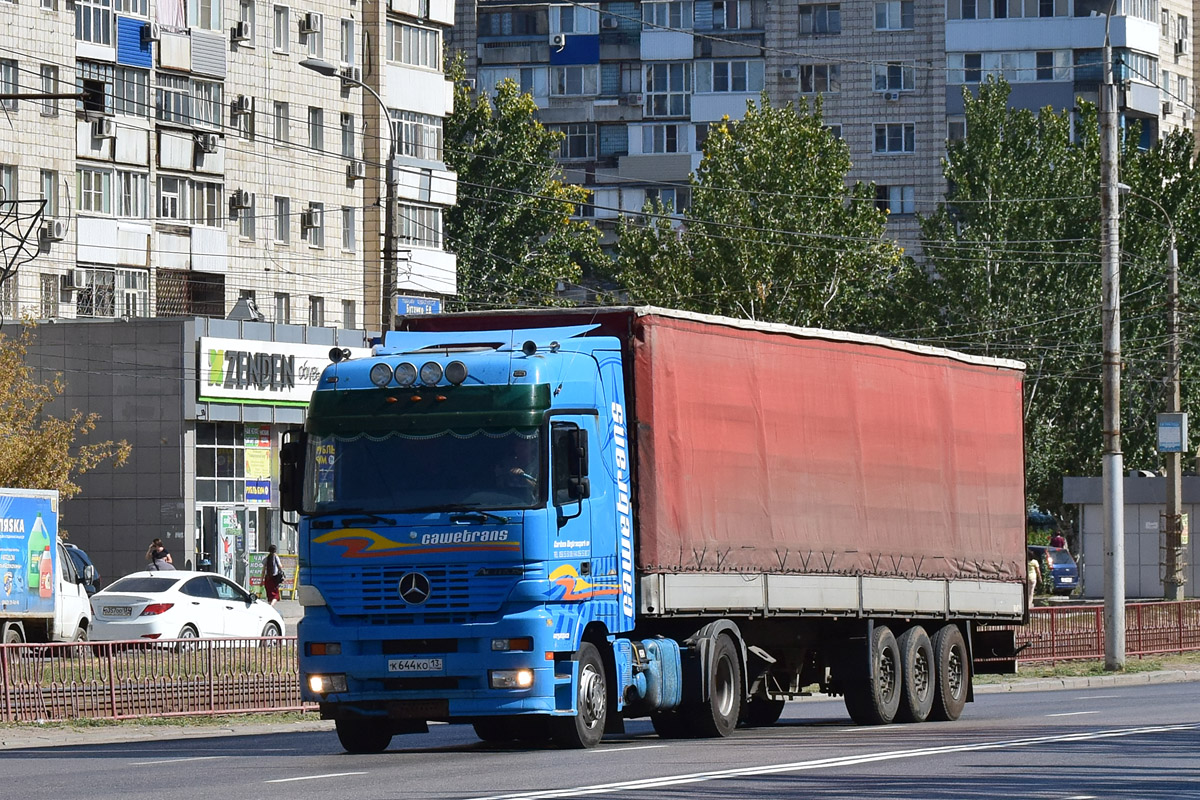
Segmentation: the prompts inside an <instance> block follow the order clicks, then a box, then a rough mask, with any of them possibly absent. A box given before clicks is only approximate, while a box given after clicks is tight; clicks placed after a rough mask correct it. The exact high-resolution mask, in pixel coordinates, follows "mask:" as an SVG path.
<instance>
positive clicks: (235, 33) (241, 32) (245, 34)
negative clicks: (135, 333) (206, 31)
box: [229, 22, 252, 42]
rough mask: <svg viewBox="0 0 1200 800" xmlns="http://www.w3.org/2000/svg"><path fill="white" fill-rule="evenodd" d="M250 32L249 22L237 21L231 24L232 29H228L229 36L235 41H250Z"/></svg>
mask: <svg viewBox="0 0 1200 800" xmlns="http://www.w3.org/2000/svg"><path fill="white" fill-rule="evenodd" d="M251 33H252V31H251V30H250V23H249V22H239V23H238V24H236V25H234V26H233V30H232V31H230V36H229V38H231V39H233V41H235V42H248V41H250V34H251Z"/></svg>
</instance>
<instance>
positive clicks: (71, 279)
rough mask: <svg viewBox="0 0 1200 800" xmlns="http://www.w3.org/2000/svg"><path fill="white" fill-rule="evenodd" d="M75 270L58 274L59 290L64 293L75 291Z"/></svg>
mask: <svg viewBox="0 0 1200 800" xmlns="http://www.w3.org/2000/svg"><path fill="white" fill-rule="evenodd" d="M75 289H76V286H75V270H73V269H72V270H67V274H66V275H59V276H58V290H59V291H60V292H62V293H63V294H66V293H68V292H73V291H75Z"/></svg>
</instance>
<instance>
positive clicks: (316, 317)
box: [308, 295, 325, 328]
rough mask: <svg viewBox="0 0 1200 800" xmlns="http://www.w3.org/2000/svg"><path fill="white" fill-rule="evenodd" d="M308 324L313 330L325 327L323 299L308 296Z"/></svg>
mask: <svg viewBox="0 0 1200 800" xmlns="http://www.w3.org/2000/svg"><path fill="white" fill-rule="evenodd" d="M308 324H309V325H311V326H313V327H314V328H324V327H325V298H324V297H316V296H313V295H310V296H309V298H308Z"/></svg>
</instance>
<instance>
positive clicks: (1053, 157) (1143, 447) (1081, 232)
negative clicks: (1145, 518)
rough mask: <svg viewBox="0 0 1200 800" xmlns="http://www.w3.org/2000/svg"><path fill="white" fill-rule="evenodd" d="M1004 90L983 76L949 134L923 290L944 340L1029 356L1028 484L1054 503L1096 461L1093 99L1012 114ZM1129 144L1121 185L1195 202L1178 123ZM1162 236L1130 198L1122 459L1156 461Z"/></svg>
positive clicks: (1124, 227) (1159, 220) (1153, 216)
mask: <svg viewBox="0 0 1200 800" xmlns="http://www.w3.org/2000/svg"><path fill="white" fill-rule="evenodd" d="M1008 96H1009V87H1008V85H1007V84H1006V83H1004V82H1003V81H1001V82H994V81H988V82H987V83H985V84H983V85H981V86H980V87H979V93H978V97H975V96H972V95H971V94H970V93H969V92H964V98H965V102H966V120H967V137H966V138H965V139H964V140H963V141H960V142H953V143H951V144H950V147H949V154H948V157H947V159H946V161H945V176H946V178H947V180H948V182H949V185H950V187H951V189H950V192H949V193H948V195H947V200H946V202H945V203H944V204H943V205H941V206H940V207H939V208H938V210H937V211H936V212H935V213H934V214H932V215H931V216H929V217H928V218H925V219H922V220H921V224H922V234H923V238H924V241H925V247H924V266H925V270H924V273H923V274H924V275H926V277H927V279H928V281H929V287H928V289H927V290H926V292H925V295H926V296H927V297H928V298H929V299H930V301H931V303H932V304H933V305H934V306H935V307H937V308H938V309H939V314H938V318H937V324H936V326H935V328H934V330H933V335H932V338H933V339H934V340H936V341H937V342H938V343H940V344H945V345H947V346H950V347H953V348H955V349H959V350H966V351H970V352H976V353H981V354H986V355H991V356H997V357H1004V358H1012V359H1019V360H1021V361H1024V362H1025V363H1026V364H1027V367H1028V369H1027V373H1026V383H1025V437H1026V442H1025V445H1026V446H1025V452H1026V488H1027V493H1028V497H1029V501H1030V502H1031V503H1033V504H1036V505H1038V506H1040V507H1042V508H1045V509H1047V510H1051V511H1054V512H1057V513H1059V514H1062V513H1064V511H1065V510H1064V509H1063V508H1062V478H1063V477H1064V476H1070V475H1095V474H1099V471H1100V451H1101V447H1102V437H1101V430H1100V429H1101V416H1102V403H1101V383H1100V368H1101V360H1102V359H1101V335H1100V333H1101V332H1100V278H1101V270H1100V244H1099V242H1100V238H1099V237H1100V200H1099V197H1100V186H1099V175H1100V148H1099V126H1098V117H1097V113H1096V109H1095V107H1094V106H1092V105H1090V104H1087V103H1082V104H1081V109H1080V112H1079V114H1078V116H1077V117H1076V118H1074V119H1072V117H1071V115H1070V114H1068V113H1062V114H1057V113H1054V112H1053V111H1052V110H1051V109H1042V110H1041V111H1040V112H1033V111H1030V110H1025V109H1012V108H1009V107H1008ZM1137 139H1138V135H1137V131H1136V130H1133V131H1131V132H1129V134H1128V136H1127V138H1126V140H1125V144H1124V145H1123V146H1122V150H1121V153H1120V167H1119V171H1120V175H1121V180H1122V181H1123V182H1125V183H1129V184H1131V185H1132V186H1133V188H1134V191H1135V192H1137V193H1138V194H1141V195H1144V196H1146V197H1151V198H1154V199H1155V200H1157V201H1158V202H1160V203H1162V205H1163V206H1164V207H1165V208H1167V209H1168V210H1169V211H1171V213H1172V216H1173V217H1175V218H1176V219H1182V217H1183V215H1184V214H1185V213H1187V209H1188V208H1189V207H1190V208H1192V209H1194V208H1195V205H1194V203H1195V193H1196V183H1195V165H1194V163H1193V161H1192V156H1191V147H1192V145H1191V138H1190V136H1185V135H1182V134H1172V135H1171V136H1168V137H1167V139H1166V140H1164V141H1163V142H1162V143H1160V144H1159V145H1156V146H1155V147H1154V148H1152V149H1151V150H1150V151H1139V150H1138V148H1137V146H1136V143H1137ZM1189 204H1190V206H1189ZM1191 216H1193V217H1194V212H1193V213H1192V215H1191ZM1165 233H1166V227H1165V225H1164V219H1163V215H1162V213H1161V212H1159V211H1157V210H1156V209H1155V208H1154V207H1153V205H1152V204H1151V203H1149V202H1148V201H1143V200H1138V199H1136V198H1134V197H1133V196H1129V197H1127V198H1125V201H1124V202H1123V211H1122V216H1121V249H1122V264H1121V272H1122V278H1121V280H1122V300H1121V302H1122V318H1123V331H1122V334H1123V342H1124V344H1123V352H1122V356H1123V361H1124V363H1125V371H1124V377H1123V386H1122V405H1123V408H1122V411H1123V414H1122V427H1123V433H1124V452H1125V458H1126V463H1127V464H1128V465H1129V466H1130V467H1131V468H1134V467H1139V466H1140V467H1144V468H1155V467H1157V458H1156V456H1155V455H1154V454H1153V451H1152V450H1153V448H1152V445H1153V436H1154V413H1155V412H1156V411H1159V410H1162V408H1163V405H1162V398H1163V385H1162V377H1163V376H1164V375H1165V369H1166V368H1165V364H1164V354H1165V336H1164V329H1165V313H1164V310H1163V305H1164V303H1165V295H1164V282H1163V265H1164V263H1165V260H1166V252H1167V248H1166V236H1165ZM1186 258H1187V259H1188V260H1190V258H1191V256H1190V251H1188V253H1187V255H1186ZM1181 263H1182V262H1181ZM1193 297H1194V292H1193Z"/></svg>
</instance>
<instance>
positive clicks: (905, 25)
mask: <svg viewBox="0 0 1200 800" xmlns="http://www.w3.org/2000/svg"><path fill="white" fill-rule="evenodd" d="M999 1H1001V2H1002V0H999ZM912 28H913V0H882V1H881V2H876V3H875V30H877V31H911V30H912Z"/></svg>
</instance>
